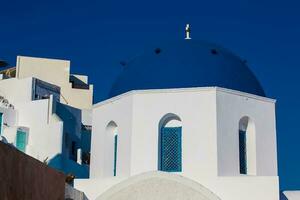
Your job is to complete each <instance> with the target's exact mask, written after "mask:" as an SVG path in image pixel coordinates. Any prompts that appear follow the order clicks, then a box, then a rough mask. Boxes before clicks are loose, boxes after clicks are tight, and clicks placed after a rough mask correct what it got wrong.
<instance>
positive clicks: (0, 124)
mask: <svg viewBox="0 0 300 200" xmlns="http://www.w3.org/2000/svg"><path fill="white" fill-rule="evenodd" d="M2 125H3V113H0V135H1V134H2V129H3V126H2Z"/></svg>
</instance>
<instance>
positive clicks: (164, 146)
mask: <svg viewBox="0 0 300 200" xmlns="http://www.w3.org/2000/svg"><path fill="white" fill-rule="evenodd" d="M181 130H182V128H181V127H163V128H162V129H161V133H160V170H161V171H166V172H180V171H181V170H182V166H181V165H182V163H181V162H182V158H181Z"/></svg>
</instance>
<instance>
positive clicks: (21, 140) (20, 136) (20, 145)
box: [16, 130, 27, 152]
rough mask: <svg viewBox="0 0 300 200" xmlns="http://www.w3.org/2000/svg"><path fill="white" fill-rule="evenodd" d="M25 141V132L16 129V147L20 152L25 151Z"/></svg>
mask: <svg viewBox="0 0 300 200" xmlns="http://www.w3.org/2000/svg"><path fill="white" fill-rule="evenodd" d="M26 142H27V134H26V132H23V131H20V130H18V131H17V142H16V143H17V145H16V146H17V149H19V150H20V151H22V152H25V148H26Z"/></svg>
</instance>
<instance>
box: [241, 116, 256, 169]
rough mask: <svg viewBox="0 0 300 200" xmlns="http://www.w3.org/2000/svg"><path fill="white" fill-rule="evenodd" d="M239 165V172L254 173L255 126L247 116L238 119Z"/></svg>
mask: <svg viewBox="0 0 300 200" xmlns="http://www.w3.org/2000/svg"><path fill="white" fill-rule="evenodd" d="M239 167H240V174H253V175H254V174H255V173H256V150H255V126H254V123H253V121H252V120H250V118H249V117H242V118H241V119H240V121H239Z"/></svg>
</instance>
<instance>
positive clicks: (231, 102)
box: [217, 90, 277, 176]
mask: <svg viewBox="0 0 300 200" xmlns="http://www.w3.org/2000/svg"><path fill="white" fill-rule="evenodd" d="M244 116H248V117H249V118H250V119H251V120H252V121H253V123H254V126H255V131H254V132H255V135H251V134H249V135H247V137H248V138H251V137H253V138H254V148H256V149H254V150H253V151H252V153H251V154H252V155H247V157H250V158H252V160H248V164H249V166H248V168H249V169H248V170H251V171H250V174H251V175H259V176H277V148H276V123H275V102H274V101H273V100H270V99H266V98H258V97H255V96H249V95H248V96H247V95H235V94H232V92H231V91H229V90H228V91H224V90H219V91H218V92H217V120H218V171H219V175H220V176H237V175H240V173H239V136H238V133H239V132H238V130H239V127H238V126H239V120H240V119H241V118H242V117H244ZM247 147H249V148H251V145H250V144H249V145H248V146H247ZM225 158H226V159H225ZM251 165H252V166H251ZM251 172H252V173H251Z"/></svg>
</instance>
